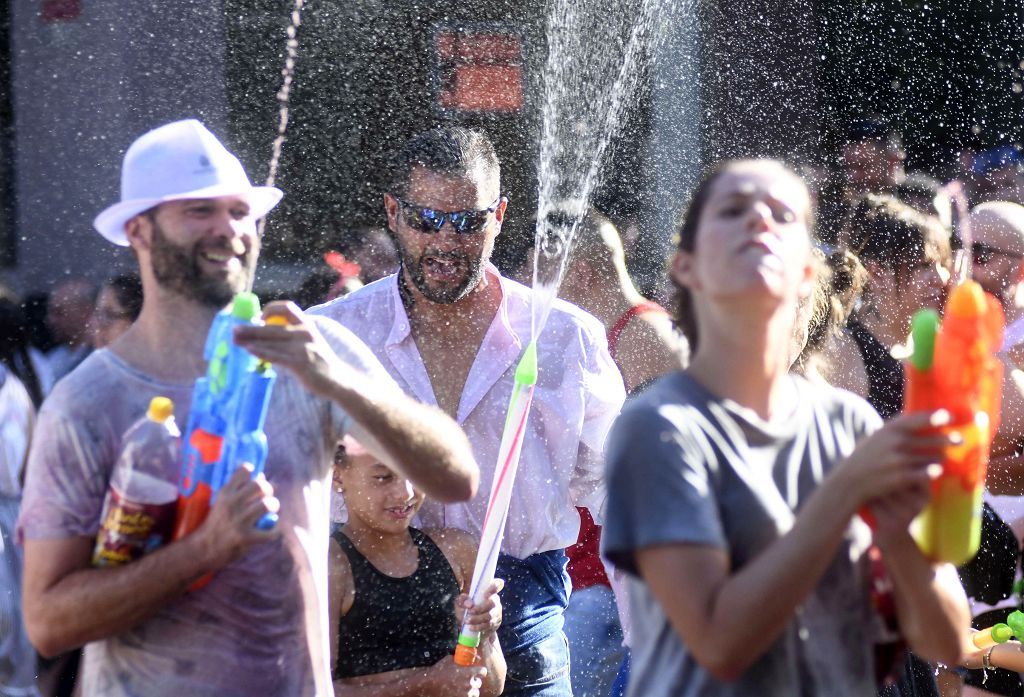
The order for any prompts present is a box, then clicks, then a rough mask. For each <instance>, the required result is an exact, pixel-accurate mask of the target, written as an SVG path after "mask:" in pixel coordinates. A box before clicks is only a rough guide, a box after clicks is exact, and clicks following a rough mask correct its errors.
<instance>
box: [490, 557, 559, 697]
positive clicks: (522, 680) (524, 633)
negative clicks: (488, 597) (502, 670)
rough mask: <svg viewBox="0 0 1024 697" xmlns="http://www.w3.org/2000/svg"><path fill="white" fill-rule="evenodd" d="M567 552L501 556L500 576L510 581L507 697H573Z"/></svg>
mask: <svg viewBox="0 0 1024 697" xmlns="http://www.w3.org/2000/svg"><path fill="white" fill-rule="evenodd" d="M566 563H567V560H566V557H565V553H564V552H563V551H562V550H560V549H559V550H554V551H551V552H541V553H539V554H532V555H530V556H529V557H527V558H526V559H517V558H515V557H510V556H508V555H506V554H502V555H500V556H499V557H498V567H497V570H496V571H495V576H497V577H498V578H503V579H505V590H503V591H502V592H501V604H502V613H503V619H502V624H501V627H500V628H499V629H498V639H499V640H500V641H501V649H502V653H504V654H505V663H506V664H507V665H508V671H507V673H506V675H505V691H504V692H503V693H502V694H503V695H508V696H513V695H514V696H515V697H527V696H531V697H532V696H537V697H571V696H572V684H571V683H570V682H569V644H568V642H567V640H566V638H565V634H564V633H563V632H562V625H563V622H564V617H563V614H564V612H565V607H566V605H567V604H568V600H569V590H570V588H571V585H570V583H569V574H567V573H566V571H565V565H566Z"/></svg>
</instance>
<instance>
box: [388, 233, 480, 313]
mask: <svg viewBox="0 0 1024 697" xmlns="http://www.w3.org/2000/svg"><path fill="white" fill-rule="evenodd" d="M396 241H397V240H396ZM397 246H398V256H399V257H400V259H401V261H402V268H401V269H399V271H398V273H400V274H402V273H405V272H406V271H408V272H409V278H411V279H412V283H413V285H414V286H416V290H418V291H419V292H420V293H421V294H422V295H423V297H425V298H426V299H427V300H429V301H430V302H433V303H438V304H442V305H450V304H451V303H455V302H458V301H459V300H462V299H463V298H465V297H466V296H467V295H469V294H470V293H471V292H473V289H474V288H476V287H477V286H478V285H479V284H480V280H481V279H482V278H483V277H484V259H486V258H487V256H489V255H483V256H482V257H476V258H473V257H470V256H469V255H467V254H464V253H462V252H440V251H424V252H423V253H422V254H421V255H420V256H419V257H416V258H413V256H412V255H411V254H409V252H408V250H407V249H406V248H405V246H404V245H403V244H402V243H401V242H398V245H397ZM424 257H437V258H438V259H445V260H449V261H451V263H453V264H455V265H457V266H458V267H459V268H461V269H463V274H462V278H460V279H459V280H458V281H456V282H455V283H453V284H450V285H446V286H432V285H431V284H430V282H429V281H428V280H427V277H426V274H425V272H424V270H423V263H424V262H423V259H424Z"/></svg>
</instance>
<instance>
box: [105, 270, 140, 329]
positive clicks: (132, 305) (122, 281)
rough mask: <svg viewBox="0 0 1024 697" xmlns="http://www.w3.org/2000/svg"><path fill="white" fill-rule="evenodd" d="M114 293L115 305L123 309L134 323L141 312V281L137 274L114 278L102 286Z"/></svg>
mask: <svg viewBox="0 0 1024 697" xmlns="http://www.w3.org/2000/svg"><path fill="white" fill-rule="evenodd" d="M104 287H106V288H110V290H112V291H114V297H115V298H117V304H118V305H120V306H121V307H123V308H124V311H125V314H126V315H128V317H129V318H130V319H131V321H133V322H134V321H135V320H137V319H138V318H139V313H140V312H142V281H141V280H139V276H138V274H134V273H126V274H121V275H120V276H116V277H115V278H112V279H111V280H109V281H107V282H106V283H105V284H104Z"/></svg>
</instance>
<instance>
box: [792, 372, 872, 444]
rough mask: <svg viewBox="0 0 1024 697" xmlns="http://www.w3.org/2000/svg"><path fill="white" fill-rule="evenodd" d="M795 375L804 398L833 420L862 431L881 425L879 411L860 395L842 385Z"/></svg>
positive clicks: (869, 430)
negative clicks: (837, 385) (812, 380)
mask: <svg viewBox="0 0 1024 697" xmlns="http://www.w3.org/2000/svg"><path fill="white" fill-rule="evenodd" d="M794 377H795V379H796V381H797V385H798V387H799V389H800V391H801V397H802V399H804V400H805V401H806V402H807V403H809V404H813V405H814V406H815V408H816V409H820V410H822V411H823V412H824V413H825V414H827V415H828V416H829V417H830V418H831V419H832V420H834V421H837V422H840V423H844V424H848V425H849V426H850V427H851V428H853V429H854V430H856V431H858V432H862V433H863V432H871V431H874V430H876V429H877V428H879V427H880V426H881V424H882V418H881V417H880V416H879V415H878V412H877V411H875V408H874V407H872V406H871V405H870V404H868V401H867V400H866V399H864V398H863V397H861V396H860V395H858V394H854V393H853V392H850V391H849V390H845V389H842V388H840V387H834V386H831V385H827V384H822V383H819V382H811V381H809V380H806V379H805V378H802V377H799V376H794Z"/></svg>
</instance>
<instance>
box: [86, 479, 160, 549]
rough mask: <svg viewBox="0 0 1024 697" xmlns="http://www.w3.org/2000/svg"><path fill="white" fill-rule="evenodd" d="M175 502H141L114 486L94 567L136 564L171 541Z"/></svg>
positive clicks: (104, 517) (98, 543) (100, 534)
mask: <svg viewBox="0 0 1024 697" xmlns="http://www.w3.org/2000/svg"><path fill="white" fill-rule="evenodd" d="M176 503H177V502H176V501H175V500H172V501H169V502H167V503H139V502H137V501H132V500H131V499H127V498H125V497H124V496H122V495H121V493H120V492H119V491H117V489H114V488H113V487H111V488H110V496H109V499H108V500H107V505H106V510H105V515H104V516H103V524H102V525H101V527H100V531H99V534H98V535H97V536H96V548H95V550H94V551H93V556H92V563H93V566H120V565H121V564H126V563H128V562H132V561H135V560H136V559H138V558H139V557H141V556H142V555H143V554H146V553H147V552H151V551H153V550H154V549H156V548H158V547H160V546H162V545H163V544H164V543H165V542H167V541H168V540H170V539H171V532H172V531H173V529H174V515H175V509H176Z"/></svg>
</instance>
